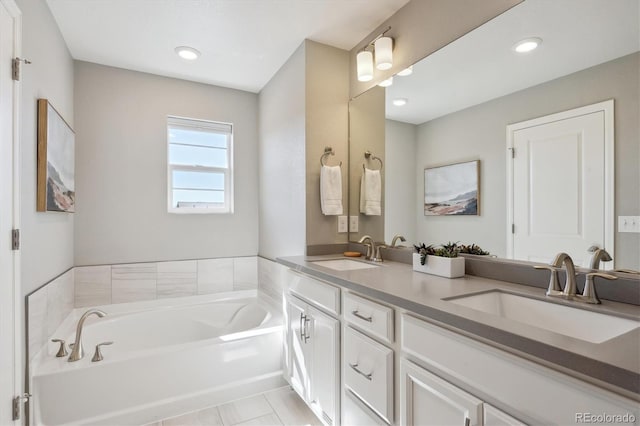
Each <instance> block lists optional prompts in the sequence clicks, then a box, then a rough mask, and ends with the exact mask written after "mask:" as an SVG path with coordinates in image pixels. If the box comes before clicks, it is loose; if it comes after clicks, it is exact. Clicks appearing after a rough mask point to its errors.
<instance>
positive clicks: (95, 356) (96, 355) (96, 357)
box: [91, 342, 113, 362]
mask: <svg viewBox="0 0 640 426" xmlns="http://www.w3.org/2000/svg"><path fill="white" fill-rule="evenodd" d="M107 345H113V342H102V343H98V344H97V345H96V351H95V353H94V354H93V358H91V362H98V361H102V360H103V359H104V357H103V356H102V351H100V346H107Z"/></svg>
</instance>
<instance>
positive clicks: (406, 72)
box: [397, 65, 413, 77]
mask: <svg viewBox="0 0 640 426" xmlns="http://www.w3.org/2000/svg"><path fill="white" fill-rule="evenodd" d="M412 73H413V65H411V66H410V67H409V68H405V69H403V70H402V71H400V72H399V73H398V74H397V75H399V76H402V77H405V76H407V75H411V74H412Z"/></svg>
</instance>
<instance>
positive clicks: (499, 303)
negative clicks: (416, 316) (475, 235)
mask: <svg viewBox="0 0 640 426" xmlns="http://www.w3.org/2000/svg"><path fill="white" fill-rule="evenodd" d="M444 300H446V301H448V302H451V303H455V304H456V305H460V306H466V307H468V308H471V309H475V310H477V311H482V312H486V313H489V314H492V315H496V316H499V317H503V318H506V319H510V320H513V321H519V322H522V323H525V324H528V325H531V326H533V327H538V328H543V329H545V330H549V331H552V332H554V333H558V334H562V335H565V336H569V337H573V338H576V339H580V340H585V341H587V342H591V343H602V342H604V341H607V340H609V339H613V338H614V337H617V336H620V335H622V334H625V333H627V332H629V331H631V330H634V329H636V328H638V327H640V322H639V321H635V320H632V319H627V318H621V317H617V316H614V315H608V314H603V313H599V312H593V311H588V310H585V309H579V308H573V307H571V306H565V305H560V304H557V303H550V302H546V301H543V300H537V299H532V298H529V297H525V296H518V295H516V294H512V293H507V292H503V291H499V290H494V291H488V292H485V293H477V294H473V295H467V296H458V297H454V298H449V299H444Z"/></svg>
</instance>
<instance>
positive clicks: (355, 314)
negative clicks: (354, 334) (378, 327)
mask: <svg viewBox="0 0 640 426" xmlns="http://www.w3.org/2000/svg"><path fill="white" fill-rule="evenodd" d="M351 313H352V314H353V316H356V317H358V318H360V319H361V320H365V321H368V322H373V317H365V316H364V315H361V314H360V312H358V310H357V309H356V310H355V311H351Z"/></svg>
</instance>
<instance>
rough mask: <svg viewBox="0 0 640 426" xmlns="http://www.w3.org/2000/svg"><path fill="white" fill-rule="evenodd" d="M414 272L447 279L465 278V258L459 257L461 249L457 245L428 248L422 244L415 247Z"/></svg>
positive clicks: (449, 244)
mask: <svg viewBox="0 0 640 426" xmlns="http://www.w3.org/2000/svg"><path fill="white" fill-rule="evenodd" d="M413 247H414V248H415V249H416V253H414V254H413V270H414V271H418V272H424V273H427V274H432V275H438V276H441V277H446V278H458V277H462V276H464V258H463V257H458V253H460V248H459V247H458V244H457V243H452V242H449V243H447V244H443V245H441V246H437V247H434V246H433V245H429V246H426V245H425V244H424V243H420V244H417V245H414V246H413Z"/></svg>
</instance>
